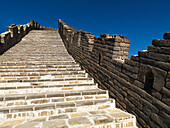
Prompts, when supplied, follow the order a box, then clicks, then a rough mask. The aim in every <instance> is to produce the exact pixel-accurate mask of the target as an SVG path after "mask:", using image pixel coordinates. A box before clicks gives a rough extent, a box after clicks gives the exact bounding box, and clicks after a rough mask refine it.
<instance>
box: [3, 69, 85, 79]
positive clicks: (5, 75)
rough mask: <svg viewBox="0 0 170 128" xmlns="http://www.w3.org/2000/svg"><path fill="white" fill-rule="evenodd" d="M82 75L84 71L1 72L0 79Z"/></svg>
mask: <svg viewBox="0 0 170 128" xmlns="http://www.w3.org/2000/svg"><path fill="white" fill-rule="evenodd" d="M78 74H80V75H84V74H85V71H82V70H81V71H67V72H55V71H54V72H3V73H2V72H1V73H0V76H1V77H7V76H9V77H10V76H16V77H17V76H23V77H24V76H46V75H51V76H57V75H60V76H61V75H78Z"/></svg>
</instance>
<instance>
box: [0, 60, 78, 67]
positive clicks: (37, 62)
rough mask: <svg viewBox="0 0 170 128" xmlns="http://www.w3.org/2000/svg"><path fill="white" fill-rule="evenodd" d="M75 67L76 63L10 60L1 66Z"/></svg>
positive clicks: (0, 62) (1, 63)
mask: <svg viewBox="0 0 170 128" xmlns="http://www.w3.org/2000/svg"><path fill="white" fill-rule="evenodd" d="M42 64H43V65H44V64H45V65H49V64H50V65H52V64H53V65H72V64H73V65H74V64H76V62H75V61H41V60H40V61H17V62H15V61H13V60H11V61H10V60H9V61H6V62H4V61H0V66H5V65H7V66H15V65H42Z"/></svg>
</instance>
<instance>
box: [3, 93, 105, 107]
mask: <svg viewBox="0 0 170 128" xmlns="http://www.w3.org/2000/svg"><path fill="white" fill-rule="evenodd" d="M25 98H26V97H25ZM95 99H108V94H100V95H83V96H67V97H52V98H38V99H32V100H13V101H0V107H16V106H23V105H36V104H44V103H54V102H67V101H86V100H95Z"/></svg>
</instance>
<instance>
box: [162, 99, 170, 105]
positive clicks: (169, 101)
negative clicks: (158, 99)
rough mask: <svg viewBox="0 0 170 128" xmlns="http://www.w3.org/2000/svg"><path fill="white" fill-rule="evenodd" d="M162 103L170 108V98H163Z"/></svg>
mask: <svg viewBox="0 0 170 128" xmlns="http://www.w3.org/2000/svg"><path fill="white" fill-rule="evenodd" d="M162 102H164V103H165V104H167V105H168V106H170V98H169V97H163V98H162Z"/></svg>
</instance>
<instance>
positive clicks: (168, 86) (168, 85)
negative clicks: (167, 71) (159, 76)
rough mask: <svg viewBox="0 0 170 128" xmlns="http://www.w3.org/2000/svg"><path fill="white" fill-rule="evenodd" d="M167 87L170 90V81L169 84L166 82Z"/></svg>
mask: <svg viewBox="0 0 170 128" xmlns="http://www.w3.org/2000/svg"><path fill="white" fill-rule="evenodd" d="M165 87H167V88H168V89H170V81H167V82H166V85H165Z"/></svg>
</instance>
